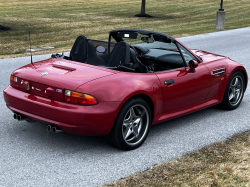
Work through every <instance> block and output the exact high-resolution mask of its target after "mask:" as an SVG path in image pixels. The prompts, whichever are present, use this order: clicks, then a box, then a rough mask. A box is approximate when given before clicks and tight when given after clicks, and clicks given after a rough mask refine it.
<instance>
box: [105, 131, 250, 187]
mask: <svg viewBox="0 0 250 187" xmlns="http://www.w3.org/2000/svg"><path fill="white" fill-rule="evenodd" d="M112 186H120V187H123V186H124V187H127V186H129V187H142V186H144V187H145V186H159V187H161V186H169V187H174V186H183V187H184V186H197V187H198V186H201V187H205V186H206V187H224V186H232V187H236V186H237V187H240V186H242V187H245V186H250V132H245V133H241V134H237V135H234V136H233V137H231V138H229V139H228V140H227V141H225V142H217V143H214V144H212V145H210V146H207V147H204V148H202V149H201V150H199V151H196V152H191V153H188V154H186V155H184V156H183V157H180V158H177V159H175V160H172V161H170V162H165V163H161V164H159V165H157V166H153V167H152V168H151V169H149V170H147V171H144V172H140V173H135V174H134V175H131V176H129V177H127V178H125V179H121V180H118V181H115V182H113V183H112V184H107V185H104V187H112Z"/></svg>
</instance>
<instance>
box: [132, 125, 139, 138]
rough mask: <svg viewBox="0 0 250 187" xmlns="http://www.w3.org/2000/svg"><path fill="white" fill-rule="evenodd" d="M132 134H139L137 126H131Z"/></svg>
mask: <svg viewBox="0 0 250 187" xmlns="http://www.w3.org/2000/svg"><path fill="white" fill-rule="evenodd" d="M133 134H134V136H135V137H137V136H138V135H139V131H138V126H134V127H133Z"/></svg>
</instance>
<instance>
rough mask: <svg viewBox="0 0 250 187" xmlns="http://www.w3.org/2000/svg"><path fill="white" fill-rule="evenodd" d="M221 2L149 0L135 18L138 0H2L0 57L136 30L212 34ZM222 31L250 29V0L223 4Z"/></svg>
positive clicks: (63, 48)
mask: <svg viewBox="0 0 250 187" xmlns="http://www.w3.org/2000/svg"><path fill="white" fill-rule="evenodd" d="M219 4H220V1H219V0H202V1H201V0H191V1H187V0H186V1H184V0H167V1H166V0H157V1H155V0H147V1H146V13H147V14H150V15H151V16H154V17H153V18H138V17H134V15H135V14H138V13H140V5H141V0H60V1H55V0H40V1H36V0H8V1H6V0H0V25H4V26H8V27H11V30H9V31H1V32H0V58H5V57H8V56H20V55H23V53H24V51H25V49H26V48H28V47H29V42H28V32H29V31H31V38H32V46H33V48H35V47H43V46H54V47H55V48H56V49H55V50H54V51H68V50H70V48H71V46H72V44H73V42H74V40H75V39H76V37H77V36H78V35H81V34H83V35H86V36H87V37H88V38H92V39H101V40H107V38H108V31H110V30H112V29H118V28H139V29H148V30H155V31H159V32H164V33H168V34H170V35H173V36H175V37H177V36H188V35H194V34H199V33H208V32H214V31H216V30H215V23H216V12H217V10H218V9H219ZM224 8H225V10H226V24H225V28H226V29H233V28H240V27H246V26H250V11H249V9H250V0H238V1H235V0H226V1H224Z"/></svg>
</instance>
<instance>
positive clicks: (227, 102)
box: [221, 71, 245, 110]
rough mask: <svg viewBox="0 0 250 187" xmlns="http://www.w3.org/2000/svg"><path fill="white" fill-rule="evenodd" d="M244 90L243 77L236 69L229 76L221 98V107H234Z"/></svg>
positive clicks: (229, 108) (232, 108) (238, 102)
mask: <svg viewBox="0 0 250 187" xmlns="http://www.w3.org/2000/svg"><path fill="white" fill-rule="evenodd" d="M244 91H245V79H244V76H243V74H242V73H241V72H240V71H236V72H234V73H233V75H232V76H231V77H230V79H229V81H228V83H227V87H226V91H225V93H224V97H223V100H222V103H221V105H222V107H223V108H224V109H226V110H234V109H236V108H237V107H238V106H239V105H240V103H241V101H242V99H243V96H244Z"/></svg>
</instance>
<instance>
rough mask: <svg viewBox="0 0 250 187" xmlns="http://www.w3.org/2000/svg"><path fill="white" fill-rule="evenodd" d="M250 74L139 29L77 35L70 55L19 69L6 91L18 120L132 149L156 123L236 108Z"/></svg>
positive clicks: (223, 59) (225, 59) (222, 58)
mask: <svg viewBox="0 0 250 187" xmlns="http://www.w3.org/2000/svg"><path fill="white" fill-rule="evenodd" d="M247 81H248V75H247V72H246V70H245V68H244V67H243V66H242V65H240V64H239V63H237V62H234V61H233V60H231V59H229V58H228V57H225V56H221V55H216V54H211V53H209V52H205V51H202V50H191V49H188V48H187V47H185V46H184V45H183V44H182V43H180V42H179V41H178V40H177V39H175V38H173V37H172V36H170V35H167V34H164V33H159V32H154V31H148V30H137V29H120V30H112V31H110V32H109V39H108V41H98V40H91V39H88V38H87V37H86V36H83V35H81V36H79V37H78V38H77V39H76V41H75V43H74V44H73V47H72V49H71V51H70V55H69V56H64V55H60V54H53V55H52V56H51V58H49V59H47V60H43V61H39V62H34V63H30V64H28V65H25V66H23V67H20V68H19V69H17V70H15V71H14V72H13V73H12V74H11V76H10V85H9V86H8V87H7V88H6V89H5V90H4V99H5V102H6V105H7V107H8V108H9V109H10V110H11V111H12V112H13V113H14V118H15V119H17V120H30V119H34V120H39V121H43V122H46V123H48V124H49V125H48V131H53V132H58V131H64V132H67V133H73V134H78V135H88V136H104V135H107V137H108V138H109V141H110V142H111V144H113V145H114V146H115V147H117V148H120V149H124V150H131V149H135V148H138V147H139V146H140V145H141V144H142V143H143V142H144V141H145V139H146V137H147V135H148V132H149V130H150V126H151V125H155V124H157V123H159V122H163V121H165V120H169V119H172V118H176V117H178V116H181V115H185V114H188V113H191V112H194V111H197V110H201V109H204V108H206V107H209V106H213V105H217V104H220V105H221V106H222V107H223V108H225V109H227V110H233V109H236V108H237V107H238V106H239V105H240V103H241V101H242V99H243V96H244V92H245V90H246V87H247Z"/></svg>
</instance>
